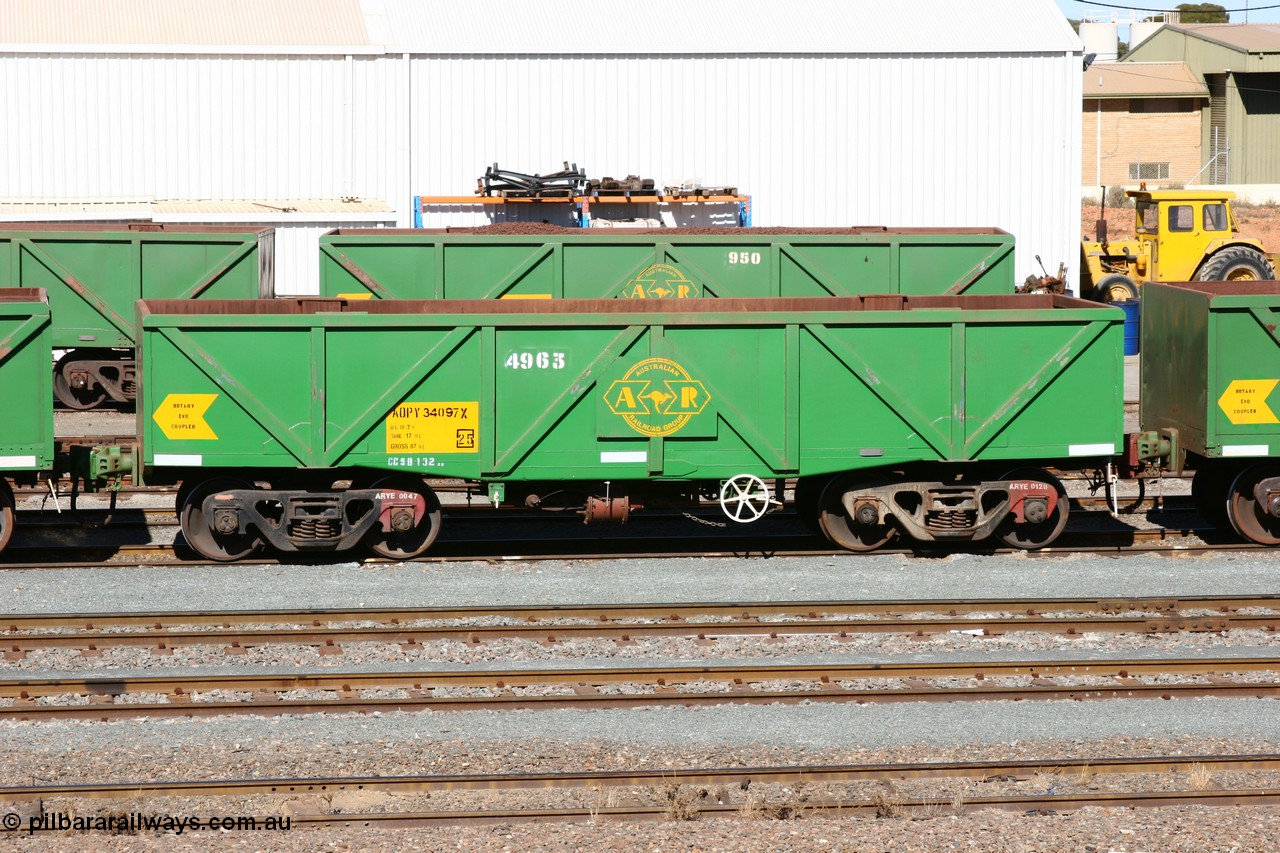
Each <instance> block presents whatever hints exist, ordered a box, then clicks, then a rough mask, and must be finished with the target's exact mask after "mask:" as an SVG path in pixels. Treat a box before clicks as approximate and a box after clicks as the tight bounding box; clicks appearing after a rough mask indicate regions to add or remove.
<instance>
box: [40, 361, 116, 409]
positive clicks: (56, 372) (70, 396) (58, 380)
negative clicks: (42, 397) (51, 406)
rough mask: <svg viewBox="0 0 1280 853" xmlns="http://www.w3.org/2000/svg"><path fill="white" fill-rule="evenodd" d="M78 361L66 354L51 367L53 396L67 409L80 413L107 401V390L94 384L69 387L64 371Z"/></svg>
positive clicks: (69, 383)
mask: <svg viewBox="0 0 1280 853" xmlns="http://www.w3.org/2000/svg"><path fill="white" fill-rule="evenodd" d="M78 360H79V357H78V356H77V355H76V354H75V353H67V354H66V355H64V356H63V357H62V358H60V359H58V363H57V364H55V365H54V367H53V396H55V397H57V398H58V402H59V403H61V404H62V405H64V406H66V407H67V408H68V409H74V410H76V411H78V412H82V411H84V410H85V409H94V408H97V407H98V406H100V405H102V401H103V400H105V399H107V389H106V388H103V387H102V386H101V385H98V384H96V383H95V384H92V385H91V386H90V387H88V388H73V387H71V382H70V380H68V379H67V377H66V374H65V372H64V371H65V370H66V369H67V367H68V366H69V365H71V364H74V363H75V362H76V361H78Z"/></svg>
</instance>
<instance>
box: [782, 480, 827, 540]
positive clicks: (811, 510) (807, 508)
mask: <svg viewBox="0 0 1280 853" xmlns="http://www.w3.org/2000/svg"><path fill="white" fill-rule="evenodd" d="M829 482H831V480H830V479H829V478H826V477H801V478H800V479H799V480H797V481H796V488H795V493H794V495H793V496H792V500H791V502H792V504H794V505H795V509H796V515H798V516H799V517H800V520H801V521H803V522H804V524H805V526H806V527H808V528H809V529H810V530H812V531H813V532H814V533H822V532H823V530H822V526H821V525H820V524H819V523H818V507H819V505H820V501H821V500H822V491H823V490H824V489H825V488H826V487H827V484H828V483H829Z"/></svg>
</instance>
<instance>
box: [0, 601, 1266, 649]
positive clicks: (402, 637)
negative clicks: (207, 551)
mask: <svg viewBox="0 0 1280 853" xmlns="http://www.w3.org/2000/svg"><path fill="white" fill-rule="evenodd" d="M1243 610H1250V611H1267V612H1264V613H1259V612H1250V613H1242V612H1241V611H1243ZM905 613H913V614H921V615H918V616H915V617H913V618H907V617H906V616H904V614H905ZM962 614H971V615H962ZM972 614H978V615H972ZM260 625H278V626H281V627H278V628H272V629H264V628H261V627H256V626H260ZM196 626H199V629H198V630H195V629H193V628H195V627H196ZM246 626H255V627H246ZM0 628H2V629H3V632H2V633H0V650H2V651H3V652H4V655H5V658H6V659H8V660H16V659H20V658H21V657H22V656H24V655H25V653H27V652H30V651H34V650H37V649H50V648H73V649H82V650H88V651H92V652H101V651H103V650H105V649H109V648H119V647H142V648H150V649H153V650H155V651H156V652H159V653H163V652H165V651H166V650H171V649H173V648H177V647H181V646H196V645H219V646H223V647H226V648H228V649H231V650H236V651H238V650H242V649H244V648H249V647H254V646H265V645H271V644H288V645H312V646H319V647H322V648H324V649H325V650H326V651H331V652H335V653H336V652H340V651H341V646H340V645H339V644H341V643H344V642H348V643H355V642H375V643H392V644H397V645H401V646H407V647H412V646H415V645H419V644H423V643H427V642H432V641H440V640H449V641H454V642H462V643H469V644H478V643H485V642H492V641H495V640H499V639H523V640H529V641H534V642H541V643H547V644H553V643H556V642H561V641H566V640H573V639H581V638H596V639H612V640H614V641H616V642H622V643H627V642H631V641H634V640H636V639H639V638H651V637H686V638H693V639H696V640H711V639H716V638H722V637H743V636H755V637H767V638H770V639H776V638H779V637H790V636H806V635H825V636H834V637H837V638H845V637H849V636H852V635H857V634H900V635H908V636H916V637H925V636H932V635H936V634H945V633H965V634H969V635H972V636H998V635H1001V634H1007V633H1011V632H1015V631H1017V632H1037V633H1052V634H1063V635H1067V636H1083V635H1084V634H1086V633H1130V634H1167V633H1176V632H1212V633H1220V632H1224V631H1229V630H1246V629H1249V630H1264V631H1269V632H1274V631H1276V630H1277V629H1280V596H1250V597H1235V596H1212V597H1202V598H1182V599H1178V598H1168V597H1151V598H1133V599H1111V600H1108V599H1089V598H1080V599H1049V600H1043V601H1034V600H1025V599H1004V600H990V601H974V600H964V601H958V600H938V601H919V602H875V601H844V602H805V601H799V602H754V603H739V604H732V603H726V604H703V603H660V604H644V605H580V606H558V607H509V608H472V607H454V608H430V609H428V608H396V609H390V610H387V609H376V610H374V609H363V608H362V609H351V610H268V611H240V612H217V613H203V612H202V613H195V612H181V611H167V612H152V613H92V614H77V613H67V614H7V615H4V616H0ZM55 631H56V632H57V633H52V632H55Z"/></svg>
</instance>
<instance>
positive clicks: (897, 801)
mask: <svg viewBox="0 0 1280 853" xmlns="http://www.w3.org/2000/svg"><path fill="white" fill-rule="evenodd" d="M871 802H872V803H874V804H875V807H876V817H879V818H900V817H906V815H907V804H906V801H905V800H904V799H903V798H902V795H901V794H899V793H898V788H897V786H896V785H894V784H893V783H892V782H887V781H886V782H883V783H882V784H881V785H880V788H879V789H878V790H877V791H876V794H875V796H874V797H872V798H871Z"/></svg>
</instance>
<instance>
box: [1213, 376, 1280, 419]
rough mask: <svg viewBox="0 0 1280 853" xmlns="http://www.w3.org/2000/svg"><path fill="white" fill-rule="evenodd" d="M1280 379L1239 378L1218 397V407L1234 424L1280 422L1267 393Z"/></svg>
mask: <svg viewBox="0 0 1280 853" xmlns="http://www.w3.org/2000/svg"><path fill="white" fill-rule="evenodd" d="M1277 384H1280V379H1237V380H1235V381H1234V382H1232V383H1231V384H1230V385H1228V386H1227V390H1226V391H1224V392H1222V396H1221V397H1219V398H1218V408H1220V409H1222V412H1223V414H1225V415H1226V416H1227V420H1229V421H1231V422H1232V423H1233V424H1280V418H1276V413H1275V412H1273V411H1271V407H1270V406H1268V405H1267V395H1269V394H1270V393H1271V391H1272V390H1273V389H1274V388H1275V387H1276V385H1277Z"/></svg>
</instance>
